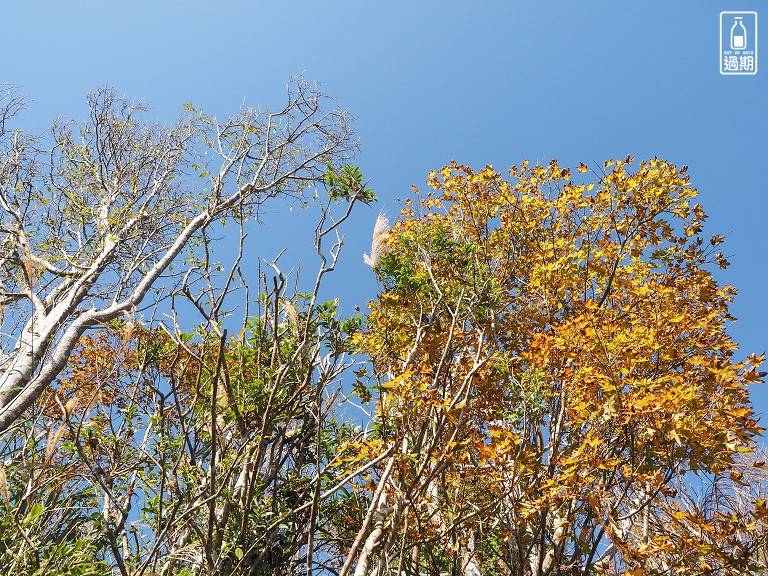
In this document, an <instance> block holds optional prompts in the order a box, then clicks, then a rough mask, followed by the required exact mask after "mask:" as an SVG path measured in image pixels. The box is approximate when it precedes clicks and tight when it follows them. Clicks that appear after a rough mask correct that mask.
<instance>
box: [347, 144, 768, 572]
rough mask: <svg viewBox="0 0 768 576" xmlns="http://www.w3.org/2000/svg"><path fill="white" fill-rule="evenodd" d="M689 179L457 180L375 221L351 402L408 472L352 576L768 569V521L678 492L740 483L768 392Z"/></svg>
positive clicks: (448, 176) (623, 174) (399, 478)
mask: <svg viewBox="0 0 768 576" xmlns="http://www.w3.org/2000/svg"><path fill="white" fill-rule="evenodd" d="M587 170H588V168H587V167H586V166H584V165H581V166H580V167H579V172H580V173H585V172H587ZM685 173H686V168H685V167H683V168H682V169H678V168H676V167H675V166H674V165H672V164H669V163H667V162H664V161H662V160H658V159H654V160H650V161H644V162H641V163H639V165H637V164H634V159H632V158H629V157H628V158H627V159H626V160H619V161H615V162H613V161H609V162H606V163H605V165H604V168H603V170H601V171H600V172H599V173H598V174H597V176H598V179H597V182H596V183H595V182H592V183H589V182H586V181H585V182H584V183H575V182H573V181H572V180H571V174H570V171H569V170H566V169H563V168H561V167H560V166H559V165H558V164H557V162H555V161H553V162H552V163H550V164H549V165H548V166H538V165H537V166H531V165H529V164H528V163H527V162H526V163H523V164H522V165H521V166H513V167H512V169H511V170H510V176H511V179H510V180H505V179H504V178H502V176H501V175H499V174H498V173H496V172H495V171H494V170H493V169H491V168H490V167H486V168H485V169H483V170H480V171H479V172H475V171H473V170H472V169H470V168H468V167H466V166H461V165H458V164H455V163H454V164H451V165H449V166H447V167H445V168H443V169H441V170H440V171H439V172H437V173H435V172H433V173H432V174H431V175H430V177H429V179H428V184H429V185H430V187H431V188H432V191H430V192H428V193H426V194H421V193H420V192H419V191H418V190H416V194H417V196H416V198H417V202H416V203H415V204H414V201H413V200H411V199H409V200H407V201H406V207H405V209H404V210H403V213H402V215H401V217H400V219H399V220H398V221H397V222H396V223H395V224H394V226H392V228H391V229H390V228H388V226H387V223H386V222H385V221H384V220H383V219H382V220H381V221H380V222H379V225H378V226H377V229H376V231H375V235H374V242H373V246H372V253H371V255H370V256H368V257H367V261H368V262H369V263H370V264H371V265H373V266H374V269H375V271H376V273H377V275H378V277H379V279H380V281H381V284H382V293H381V294H380V296H379V298H378V299H377V300H376V301H375V302H373V303H372V304H371V312H370V315H369V317H368V321H367V328H366V331H365V333H363V334H360V335H359V336H358V342H359V345H360V347H361V350H363V351H364V352H365V353H366V354H367V355H369V357H370V358H371V364H372V370H373V373H372V378H373V381H372V382H373V384H372V385H370V386H366V384H365V382H364V381H361V382H360V383H359V384H358V385H357V388H358V392H359V394H360V395H361V396H363V397H365V398H372V397H373V398H374V399H375V402H376V410H377V411H376V416H375V426H376V429H377V431H378V434H379V437H380V439H381V441H382V442H383V445H384V446H385V447H389V449H390V450H391V451H392V455H391V457H390V458H389V459H388V460H387V461H384V462H382V464H381V465H380V467H379V469H378V473H377V475H376V477H375V478H372V479H371V481H370V485H369V490H370V493H371V494H372V499H371V503H370V505H369V508H368V513H367V515H366V516H365V519H364V521H363V522H362V523H361V524H360V525H359V527H358V532H357V539H356V541H355V544H354V546H353V547H352V548H351V549H350V551H349V553H348V556H347V561H346V564H345V566H344V569H343V570H342V572H341V574H342V576H344V575H345V574H347V573H350V572H351V571H352V569H353V567H354V573H355V575H356V576H358V575H359V576H362V575H367V574H377V575H380V574H385V573H387V574H388V573H393V574H394V573H397V574H400V573H404V574H420V573H429V574H438V573H461V574H464V575H467V576H469V575H473V576H474V575H478V574H481V573H482V574H514V575H536V576H539V575H546V574H563V575H565V574H568V575H571V574H574V575H575V574H669V573H675V574H704V573H717V574H733V575H736V574H744V573H747V572H749V571H750V570H757V569H760V568H765V566H764V564H763V561H764V560H763V559H762V558H758V556H757V555H756V554H755V549H756V546H757V544H758V537H757V536H755V535H756V534H757V533H758V532H759V531H760V530H764V528H760V527H761V526H763V527H764V521H765V520H764V519H765V502H764V501H761V500H759V499H757V500H753V501H752V502H750V503H749V505H748V506H747V508H746V509H744V508H742V510H741V512H739V513H736V512H734V509H733V507H732V506H726V505H724V504H723V501H722V500H721V501H718V500H717V499H714V500H711V501H710V503H709V504H708V506H699V505H698V503H697V502H696V499H692V498H690V497H687V496H686V495H685V494H684V493H683V487H690V486H693V485H694V483H695V481H696V479H697V478H698V479H700V480H702V481H706V482H708V483H710V484H712V483H713V482H714V484H712V485H715V484H718V483H719V484H721V485H722V483H723V482H724V481H725V480H727V479H728V478H729V476H730V478H733V479H734V481H737V480H738V479H739V474H740V473H739V472H738V458H737V457H738V455H739V454H741V453H744V452H749V451H751V450H752V446H753V438H754V437H755V435H756V434H758V433H759V432H760V430H761V429H760V428H759V427H758V426H757V422H756V418H755V416H754V414H753V412H752V408H751V405H750V403H749V396H748V389H747V388H748V385H749V384H752V383H754V382H759V381H761V379H762V377H763V376H764V373H761V372H757V367H758V366H759V365H760V364H761V363H762V361H763V357H762V356H761V357H755V356H750V357H749V358H747V359H746V360H735V359H734V353H735V352H736V351H737V346H736V344H735V343H734V342H733V341H732V339H731V338H730V337H729V336H728V334H727V333H726V331H725V329H726V326H727V324H728V322H730V321H731V320H733V318H732V317H731V315H730V314H729V311H728V306H729V303H730V302H731V300H732V298H733V295H734V294H735V290H734V289H733V288H732V287H730V286H727V285H726V286H719V285H718V284H717V283H716V281H715V280H714V279H713V277H712V274H711V272H710V271H709V270H708V268H709V266H711V265H718V266H719V267H721V268H725V267H726V266H727V261H726V259H725V257H724V256H723V255H722V253H720V252H718V251H717V250H718V248H717V246H718V245H719V244H720V243H721V242H722V240H723V238H722V237H720V236H714V237H712V238H711V239H709V240H705V239H704V238H703V237H702V235H701V231H702V224H703V222H704V219H705V217H706V216H705V214H704V211H703V209H702V208H701V206H699V205H698V204H692V199H693V198H694V197H695V196H696V194H697V192H696V190H695V189H694V188H693V187H691V185H690V183H689V180H688V177H687V176H686V175H685ZM758 465H759V466H763V464H762V463H758ZM742 503H743V502H742ZM753 538H754V539H753Z"/></svg>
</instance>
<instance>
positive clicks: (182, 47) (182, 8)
mask: <svg viewBox="0 0 768 576" xmlns="http://www.w3.org/2000/svg"><path fill="white" fill-rule="evenodd" d="M761 4H762V6H765V4H764V3H761V2H758V1H755V0H739V1H738V2H730V1H729V2H724V1H712V0H678V1H676V2H668V1H667V2H661V1H643V2H639V1H637V2H608V1H592V2H587V3H577V2H572V1H567V0H561V1H532V0H531V1H527V2H511V1H508V2H501V1H499V2H490V1H489V2H482V3H480V2H477V3H474V2H456V1H441V2H437V1H424V2H413V1H411V2H402V1H390V2H386V3H374V2H361V1H359V0H358V1H356V2H353V1H346V2H339V1H333V0H328V1H326V2H309V1H290V2H287V1H286V2H277V1H274V2H270V3H266V2H256V1H250V2H244V1H237V2H217V3H214V2H200V1H194V0H193V1H184V2H182V1H164V2H157V1H155V2H148V1H135V2H131V3H116V2H114V3H113V2H103V1H102V2H95V1H91V0H89V1H76V0H73V1H70V2H54V1H50V0H48V1H37V2H13V3H7V5H6V6H4V8H3V11H2V18H3V34H2V37H0V50H2V51H1V52H0V54H1V55H2V57H1V58H0V82H10V83H13V84H16V85H18V86H20V87H21V88H22V89H23V91H24V92H25V93H26V94H27V95H28V96H29V97H30V98H31V99H32V100H33V102H32V104H31V106H30V107H29V108H28V110H27V111H26V112H25V113H24V115H23V117H22V120H21V122H20V123H21V124H23V125H24V126H26V127H29V128H32V129H35V130H42V129H43V128H44V127H46V126H47V125H48V123H49V122H50V121H51V119H52V118H54V117H55V116H57V115H59V114H65V115H67V116H74V117H79V116H81V115H82V114H83V113H84V112H85V107H84V98H85V95H86V93H87V92H88V91H89V90H92V89H94V88H96V87H98V86H102V85H105V84H107V85H111V86H113V87H114V88H116V89H117V90H118V91H119V92H121V93H124V94H125V95H127V96H129V97H131V98H141V99H144V100H146V101H147V102H148V103H150V104H151V105H152V108H153V110H152V112H151V117H153V118H155V119H157V120H159V121H161V122H171V121H172V120H173V119H174V118H175V117H176V116H177V115H178V114H179V113H180V112H181V109H182V106H183V104H184V103H185V102H190V101H191V102H193V103H194V104H195V105H196V106H199V107H202V108H204V109H205V110H206V111H208V112H210V113H213V114H215V115H217V116H220V117H224V116H227V115H228V114H231V113H234V112H236V111H237V110H238V109H239V107H240V105H241V103H242V101H243V98H247V102H249V103H251V104H259V103H261V104H265V105H270V104H271V105H278V104H279V103H281V101H282V97H283V94H284V88H283V87H284V84H285V82H286V80H287V79H288V77H289V76H290V75H292V74H296V73H302V72H303V73H304V75H305V76H306V78H307V79H310V80H318V81H320V82H322V83H323V86H324V88H325V91H326V92H328V93H329V94H332V95H334V96H335V97H336V98H337V103H338V105H340V106H343V107H347V108H349V109H350V110H351V111H352V113H353V114H355V115H356V116H357V117H358V121H357V127H358V130H359V135H360V137H361V138H362V140H363V147H362V153H361V155H360V156H359V158H358V160H357V161H358V163H359V164H360V165H361V167H362V169H363V172H364V174H365V175H366V176H367V177H368V178H370V179H371V186H372V187H373V188H374V189H375V190H376V191H377V193H378V195H379V197H380V199H381V205H382V206H383V207H384V208H385V209H387V210H388V211H389V212H390V213H392V214H396V213H397V210H398V204H397V201H396V198H400V197H405V196H406V195H407V194H408V191H409V187H410V185H411V184H416V185H418V186H422V185H423V183H424V180H425V177H426V174H427V173H428V172H429V171H430V170H431V169H433V168H439V167H440V166H442V165H444V164H447V163H448V162H450V161H451V160H452V159H455V160H457V161H458V162H460V163H464V164H469V165H472V166H483V165H485V164H492V165H493V166H494V167H496V168H497V169H499V170H501V171H505V170H506V169H507V168H508V167H509V166H510V165H511V164H513V163H518V162H520V161H522V160H523V159H526V158H528V159H531V160H532V161H536V160H539V161H543V162H544V161H548V160H549V159H551V158H558V160H559V161H560V163H561V165H570V166H575V165H577V164H578V163H579V162H586V163H590V162H592V161H595V162H598V163H602V162H603V161H604V160H606V159H608V158H614V157H622V158H623V157H625V156H626V155H627V154H631V155H634V156H636V157H637V158H647V157H654V156H658V157H662V158H665V159H667V160H669V161H671V162H674V163H676V164H679V165H682V164H686V165H688V166H689V175H690V176H691V179H692V182H693V184H694V185H695V186H697V187H698V189H699V191H700V194H701V195H700V202H701V204H702V205H703V206H704V208H705V210H706V211H707V213H708V214H709V215H710V218H709V220H708V221H707V224H706V227H705V233H706V234H716V233H718V234H723V235H725V236H726V237H727V241H726V243H725V245H724V252H726V254H727V255H730V256H731V262H732V265H731V267H730V268H729V269H728V270H726V271H725V272H718V274H717V278H718V280H719V281H720V282H727V283H730V284H733V285H735V286H736V287H737V288H738V289H739V295H738V297H737V300H736V302H735V304H734V306H733V311H734V313H735V315H736V316H737V317H738V322H737V323H736V324H735V325H734V326H733V327H732V328H731V333H732V334H733V335H734V336H735V338H736V339H737V341H738V342H739V343H740V344H741V346H742V350H743V351H744V352H745V353H747V352H757V353H760V352H763V351H764V350H765V349H766V348H768V311H767V309H766V295H768V288H766V284H767V282H768V272H767V268H766V260H767V259H768V256H767V254H768V222H766V220H768V199H767V196H768V187H767V186H766V184H765V172H766V164H768V9H766V10H761V8H762V6H761ZM723 10H744V11H747V10H754V11H757V12H758V18H759V24H762V29H763V30H765V32H764V33H763V37H764V38H766V40H764V46H763V48H762V49H760V47H758V60H759V63H760V64H761V65H760V66H759V71H758V74H757V75H756V76H739V77H725V76H721V75H720V73H719V55H718V50H719V13H720V12H721V11H723ZM761 57H762V60H760V58H761ZM377 211H378V210H377V209H367V208H365V207H363V209H361V210H359V211H358V213H357V215H356V216H355V218H354V221H353V223H352V226H351V227H349V229H348V233H347V246H346V248H345V252H344V254H343V262H342V266H341V270H340V276H341V278H339V279H329V280H330V284H332V285H333V286H334V289H338V292H339V295H340V296H341V298H342V303H345V304H344V307H345V311H347V312H350V311H351V305H352V303H364V302H365V301H367V300H368V299H370V298H372V297H373V296H375V293H376V284H375V282H374V279H373V277H372V275H371V273H370V270H369V269H367V268H366V267H365V266H364V265H363V264H362V258H361V255H362V253H363V252H364V251H366V250H367V245H368V244H369V238H370V232H371V229H372V226H373V221H374V220H375V218H376V214H377ZM287 217H288V216H285V217H284V216H283V215H276V216H275V219H274V222H272V224H273V225H272V226H271V227H270V226H269V224H267V225H266V226H265V227H264V228H262V229H257V230H254V231H253V233H252V237H253V238H254V241H255V242H260V243H261V244H259V246H260V247H262V248H263V252H262V253H263V256H264V257H265V258H267V257H270V258H271V257H273V256H274V255H275V254H276V248H277V246H279V245H280V244H281V243H283V242H287V243H289V244H291V245H292V247H293V252H294V256H293V257H296V258H297V257H298V254H300V248H299V245H300V243H297V242H296V231H297V230H298V229H299V228H300V225H298V226H297V225H288V226H286V225H285V223H286V222H289V220H286V218H287ZM291 217H293V216H291ZM291 222H292V221H291ZM275 223H279V225H278V226H275V225H274V224H275ZM270 251H272V252H270ZM753 400H754V402H755V404H756V407H757V408H758V410H759V411H760V412H762V413H766V414H768V390H766V389H765V388H764V387H756V388H754V389H753Z"/></svg>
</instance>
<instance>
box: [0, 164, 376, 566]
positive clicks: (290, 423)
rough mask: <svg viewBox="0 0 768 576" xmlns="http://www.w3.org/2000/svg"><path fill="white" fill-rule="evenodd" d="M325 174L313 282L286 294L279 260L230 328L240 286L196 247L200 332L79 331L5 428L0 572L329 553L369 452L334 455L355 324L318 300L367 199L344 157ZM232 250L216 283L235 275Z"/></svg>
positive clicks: (352, 441)
mask: <svg viewBox="0 0 768 576" xmlns="http://www.w3.org/2000/svg"><path fill="white" fill-rule="evenodd" d="M324 182H325V186H326V187H327V194H321V193H320V192H318V191H317V190H316V191H315V196H314V202H313V205H314V206H315V207H319V208H320V215H319V218H318V224H317V226H316V228H315V248H316V250H317V254H318V256H319V259H320V269H319V271H318V274H317V276H316V278H315V282H314V286H313V288H312V289H311V290H310V291H309V292H306V293H297V292H296V289H295V288H294V289H293V290H291V289H290V282H289V278H288V277H286V276H285V275H283V274H282V272H281V271H280V268H279V267H278V264H277V262H273V263H272V264H271V266H272V268H273V269H274V272H275V276H274V277H273V278H272V279H271V280H272V282H267V280H268V278H267V276H266V274H264V273H262V275H261V277H260V278H259V282H258V285H257V290H256V291H257V294H258V295H257V296H256V298H255V302H252V303H251V308H250V309H251V310H253V311H254V313H253V315H249V313H248V312H247V310H248V309H249V307H248V306H247V300H246V303H245V304H246V305H245V306H243V308H244V309H245V310H246V312H245V314H244V318H243V324H242V328H241V330H240V332H239V333H238V334H236V335H235V336H228V335H227V331H226V329H225V328H224V325H230V326H231V322H232V319H231V318H230V319H229V320H228V321H225V315H226V312H225V311H226V310H227V308H228V307H229V306H230V304H228V303H229V302H230V301H231V300H232V299H233V298H234V297H235V295H237V294H242V293H243V292H245V298H246V299H247V298H248V293H249V291H248V290H243V288H247V286H246V285H234V284H228V283H226V282H225V283H223V284H221V285H219V288H218V289H216V288H214V286H216V285H217V282H216V271H217V270H218V269H219V268H221V263H220V262H218V261H211V260H209V259H208V258H207V254H208V253H207V252H206V253H205V255H203V256H202V257H201V258H200V259H199V260H198V261H197V262H196V265H195V266H196V268H195V269H196V271H197V273H198V274H199V276H198V277H197V279H193V278H192V275H191V274H185V277H184V280H183V282H182V284H181V287H180V289H179V292H180V294H181V295H182V296H181V298H182V299H184V300H187V301H190V302H192V303H194V304H195V306H196V307H197V310H198V312H199V313H200V315H201V316H202V317H203V319H204V321H203V323H202V324H201V325H200V326H198V328H197V329H196V330H194V331H190V332H183V331H181V330H180V329H177V328H175V327H174V326H173V325H172V326H171V327H167V326H163V325H158V324H155V325H150V326H143V325H141V324H139V323H137V322H128V321H125V320H124V319H118V320H115V321H112V322H111V323H110V324H109V325H106V326H103V327H102V328H101V330H99V331H97V332H93V333H91V334H87V335H84V336H81V337H80V339H79V341H78V344H77V346H76V347H75V348H74V350H73V352H72V353H71V354H70V357H69V360H68V363H67V366H66V368H65V370H64V371H63V372H62V373H61V374H60V375H59V377H58V379H57V381H56V382H55V383H54V384H53V385H52V386H51V387H49V388H48V389H47V390H46V391H45V392H44V393H43V394H42V396H41V397H40V399H39V400H38V402H36V403H35V405H34V406H33V407H32V408H30V409H29V410H28V411H27V412H25V416H27V418H26V419H25V420H24V422H23V423H21V424H20V425H19V426H17V427H15V428H14V429H11V430H9V431H7V432H6V433H5V434H4V435H3V436H2V437H4V438H5V439H6V444H5V446H4V447H3V449H2V451H0V461H4V462H5V464H4V465H3V466H0V488H3V489H4V492H3V494H4V499H3V507H4V516H3V517H4V521H3V522H2V523H0V536H2V537H3V538H2V540H3V543H4V544H3V547H0V561H3V560H6V559H7V562H5V563H3V564H2V566H3V567H4V568H6V569H7V570H6V571H7V573H8V574H9V575H11V574H25V575H26V574H37V573H39V574H46V575H47V574H60V575H62V576H63V575H64V574H67V575H69V574H83V575H86V574H87V575H89V576H90V575H91V574H94V575H105V574H117V573H119V574H121V575H122V576H140V575H153V574H162V575H192V574H195V575H197V574H206V575H211V576H213V575H217V576H220V575H232V576H235V575H242V576H245V575H261V574H273V573H279V574H312V573H313V571H316V570H318V569H320V570H325V567H326V566H327V565H332V564H333V563H334V562H335V561H336V560H335V559H336V557H337V556H338V555H339V554H341V553H342V552H341V549H342V548H343V543H344V541H345V540H344V538H343V535H342V536H340V535H339V533H343V532H346V527H347V526H348V525H349V523H348V521H347V520H346V519H345V516H347V515H348V514H349V513H350V511H353V510H354V509H356V508H358V507H359V505H358V503H357V500H358V498H359V496H358V495H357V494H355V493H353V492H350V491H349V490H348V489H347V488H348V483H349V482H350V480H352V479H354V478H356V477H357V476H359V475H360V474H363V473H364V472H365V471H366V470H367V469H368V468H370V467H371V466H374V465H375V464H376V463H377V462H378V461H379V460H381V458H378V459H377V458H372V459H371V461H370V462H369V463H367V464H363V465H360V464H358V461H359V459H358V458H353V457H348V458H344V457H345V456H349V454H348V452H349V448H348V446H357V445H358V444H359V443H360V435H361V431H360V429H359V427H355V426H353V425H352V424H351V423H349V422H347V421H345V420H342V419H341V418H340V413H339V404H340V402H341V401H342V397H341V390H340V387H341V384H340V379H341V377H342V375H343V374H344V373H345V372H346V371H347V370H349V368H350V367H351V366H352V364H353V362H352V360H350V357H349V355H348V352H349V350H350V339H349V336H350V334H351V333H353V332H355V331H357V330H358V329H359V325H360V321H361V319H360V318H358V317H353V318H350V319H343V318H341V317H340V315H339V313H338V310H337V305H338V302H337V301H329V302H322V301H320V300H319V299H318V294H319V290H320V286H321V281H322V279H323V277H324V276H325V275H326V274H327V273H329V272H331V271H332V270H333V269H334V268H335V265H336V261H337V258H338V254H339V250H340V248H341V242H342V238H341V237H340V236H338V235H336V233H337V230H338V228H339V226H340V225H341V224H342V223H343V222H344V220H346V219H347V217H348V216H349V215H350V213H351V209H352V207H353V205H354V204H355V202H356V201H357V200H365V199H369V200H370V199H371V198H372V193H371V191H370V190H368V189H366V188H365V186H364V184H363V183H362V176H361V174H360V173H359V170H357V169H356V168H352V167H344V168H342V169H341V170H339V171H336V170H334V169H333V168H328V172H327V174H326V177H325V179H324ZM242 234H243V231H242V229H241V238H242ZM334 237H335V240H334V242H333V243H331V244H330V245H328V243H327V242H324V240H327V239H329V238H334ZM240 249H241V251H240V253H238V254H235V255H234V256H232V258H233V260H234V261H233V263H232V266H231V268H230V269H229V270H227V271H226V272H225V273H224V278H228V279H232V278H235V277H237V276H238V274H237V269H238V263H239V262H240V261H241V260H242V258H243V256H244V254H243V252H242V250H243V243H242V242H241V243H240ZM240 279H241V280H243V279H244V275H241V277H240ZM175 305H176V303H175V302H174V304H173V308H174V309H175ZM190 319H191V318H190V314H189V311H188V312H187V315H186V316H185V318H184V320H186V321H190ZM43 455H44V456H43ZM358 455H359V452H355V456H358ZM41 462H42V465H41V464H40V463H41ZM351 466H354V468H351ZM31 511H33V512H34V514H32V512H31ZM352 513H354V512H352ZM59 516H61V517H63V518H64V519H65V521H64V522H58V523H55V524H53V525H52V524H51V520H52V519H53V520H56V519H57V518H58V517H59ZM62 535H63V537H62ZM3 553H5V555H3Z"/></svg>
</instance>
